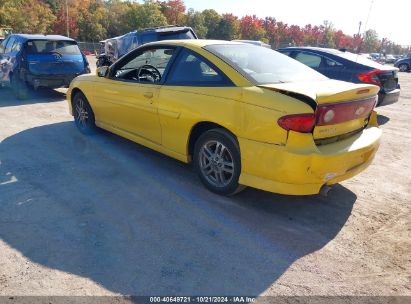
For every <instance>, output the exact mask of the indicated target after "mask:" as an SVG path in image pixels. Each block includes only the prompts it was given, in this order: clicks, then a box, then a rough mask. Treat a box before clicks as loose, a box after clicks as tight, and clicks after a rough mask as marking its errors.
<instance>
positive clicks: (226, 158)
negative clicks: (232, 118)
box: [194, 129, 245, 195]
mask: <svg viewBox="0 0 411 304" xmlns="http://www.w3.org/2000/svg"><path fill="white" fill-rule="evenodd" d="M194 166H195V169H196V171H197V174H198V176H199V177H200V179H201V181H202V183H203V184H204V185H205V186H206V187H207V189H209V190H210V191H212V192H214V193H217V194H221V195H233V194H236V193H238V192H240V191H241V190H242V189H244V188H245V187H244V186H242V185H239V183H238V179H239V177H240V173H241V158H240V148H239V146H238V143H237V141H236V139H235V138H234V137H233V136H232V135H231V134H230V133H229V132H227V131H225V130H224V129H213V130H210V131H207V132H205V133H203V134H202V135H201V136H200V138H199V139H198V140H197V142H196V145H195V149H194Z"/></svg>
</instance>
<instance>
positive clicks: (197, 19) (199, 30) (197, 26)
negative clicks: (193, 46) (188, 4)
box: [186, 8, 207, 39]
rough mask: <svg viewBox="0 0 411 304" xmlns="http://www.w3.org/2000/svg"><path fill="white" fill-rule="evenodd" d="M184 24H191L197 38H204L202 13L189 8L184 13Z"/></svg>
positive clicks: (205, 31) (205, 30)
mask: <svg viewBox="0 0 411 304" xmlns="http://www.w3.org/2000/svg"><path fill="white" fill-rule="evenodd" d="M186 25H188V26H191V27H192V28H193V30H194V32H195V33H196V34H197V36H198V38H201V39H204V38H206V36H207V27H206V26H205V19H204V15H203V14H202V13H200V12H197V11H195V10H194V9H192V8H190V9H189V10H188V12H187V14H186Z"/></svg>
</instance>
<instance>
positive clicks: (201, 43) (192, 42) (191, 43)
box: [144, 39, 257, 48]
mask: <svg viewBox="0 0 411 304" xmlns="http://www.w3.org/2000/svg"><path fill="white" fill-rule="evenodd" d="M164 44H168V45H170V44H171V45H176V46H179V45H181V46H188V47H191V48H203V47H205V46H209V45H219V44H225V45H227V44H229V45H245V44H244V43H241V42H234V41H227V40H207V39H180V40H162V41H155V42H150V43H146V44H144V46H149V45H164ZM249 46H253V45H251V44H249ZM256 47H257V46H256Z"/></svg>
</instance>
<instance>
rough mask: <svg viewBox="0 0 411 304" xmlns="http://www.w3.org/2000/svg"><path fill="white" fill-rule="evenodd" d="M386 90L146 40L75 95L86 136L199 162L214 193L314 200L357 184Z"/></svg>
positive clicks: (242, 50)
mask: <svg viewBox="0 0 411 304" xmlns="http://www.w3.org/2000/svg"><path fill="white" fill-rule="evenodd" d="M378 90H379V88H378V87H377V86H373V85H364V84H352V83H347V82H342V81H336V80H330V79H328V78H326V77H325V76H323V75H321V74H319V73H317V72H316V71H314V70H312V69H310V68H308V67H307V66H305V65H303V64H302V63H299V62H297V61H295V60H293V59H291V58H289V57H287V56H285V55H282V54H280V53H278V52H276V51H273V50H270V49H267V48H263V47H259V46H254V45H249V44H243V43H238V42H227V41H210V40H179V41H162V42H155V43H150V44H146V45H144V46H142V47H140V48H138V49H136V50H134V51H132V52H130V53H129V54H127V55H125V56H124V57H122V58H121V59H120V60H119V61H117V62H116V63H115V64H114V65H112V66H111V67H109V68H108V67H102V68H99V70H98V72H97V75H83V76H79V77H77V78H75V79H74V80H73V82H72V83H71V86H70V89H69V91H68V94H67V99H68V104H69V108H70V112H71V114H72V115H74V119H75V123H76V125H77V126H78V128H79V129H80V131H81V132H83V133H85V134H89V133H93V132H94V131H95V130H96V127H99V128H103V129H106V130H108V131H110V132H113V133H116V134H118V135H120V136H122V137H125V138H128V139H130V140H132V141H134V142H136V143H139V144H142V145H144V146H147V147H149V148H151V149H153V150H156V151H159V152H161V153H164V154H166V155H168V156H170V157H173V158H176V159H178V160H180V161H183V162H186V163H190V162H193V163H194V167H195V169H196V171H197V172H198V175H199V177H200V179H201V181H202V182H203V183H204V185H205V186H206V187H207V188H208V189H210V190H211V191H213V192H215V193H218V194H222V195H232V194H234V193H236V192H238V191H239V190H241V189H242V188H244V187H245V186H251V187H254V188H258V189H262V190H266V191H271V192H276V193H282V194H291V195H309V194H317V193H320V192H321V191H322V190H323V189H328V188H329V185H332V184H335V183H338V182H340V181H342V180H345V179H347V178H350V177H352V176H354V175H356V174H358V173H359V172H360V171H362V170H364V169H365V168H366V167H367V166H368V165H369V164H370V163H371V161H372V159H373V157H374V155H375V153H376V151H377V149H378V146H379V142H380V137H381V131H380V129H379V128H378V124H377V120H376V113H375V112H374V106H375V104H376V102H377V93H378Z"/></svg>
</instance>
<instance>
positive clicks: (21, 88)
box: [11, 71, 29, 100]
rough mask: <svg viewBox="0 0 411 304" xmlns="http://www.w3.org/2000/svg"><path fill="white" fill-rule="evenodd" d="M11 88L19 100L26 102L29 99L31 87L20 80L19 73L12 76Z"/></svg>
mask: <svg viewBox="0 0 411 304" xmlns="http://www.w3.org/2000/svg"><path fill="white" fill-rule="evenodd" d="M11 88H12V90H13V92H14V95H16V97H17V98H18V99H21V100H24V99H27V98H28V96H29V87H28V86H27V83H26V82H25V81H23V80H21V79H20V78H19V75H18V72H17V71H16V72H15V73H13V74H12V75H11Z"/></svg>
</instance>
